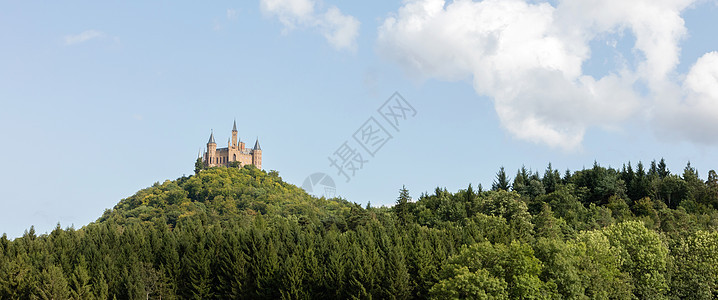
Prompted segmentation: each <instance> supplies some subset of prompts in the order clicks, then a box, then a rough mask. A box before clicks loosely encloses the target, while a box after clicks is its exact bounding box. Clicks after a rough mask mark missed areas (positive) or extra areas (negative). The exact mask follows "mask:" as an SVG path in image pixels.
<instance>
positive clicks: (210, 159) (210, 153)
mask: <svg viewBox="0 0 718 300" xmlns="http://www.w3.org/2000/svg"><path fill="white" fill-rule="evenodd" d="M218 162H219V161H218V159H217V143H215V142H214V132H210V134H209V141H207V161H206V163H207V165H208V166H213V165H216V164H217V163H218Z"/></svg>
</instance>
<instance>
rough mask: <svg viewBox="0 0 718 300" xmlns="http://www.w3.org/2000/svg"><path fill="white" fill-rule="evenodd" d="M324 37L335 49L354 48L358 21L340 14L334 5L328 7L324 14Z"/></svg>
mask: <svg viewBox="0 0 718 300" xmlns="http://www.w3.org/2000/svg"><path fill="white" fill-rule="evenodd" d="M322 20H323V21H324V23H323V27H324V37H325V38H326V39H327V41H328V42H329V44H331V45H332V46H333V47H334V48H336V49H355V48H356V39H357V36H359V21H358V20H357V19H356V18H354V17H352V16H347V15H344V14H342V12H341V11H339V9H338V8H336V7H333V6H332V7H330V8H329V9H328V10H327V12H326V13H325V14H324V17H323V19H322Z"/></svg>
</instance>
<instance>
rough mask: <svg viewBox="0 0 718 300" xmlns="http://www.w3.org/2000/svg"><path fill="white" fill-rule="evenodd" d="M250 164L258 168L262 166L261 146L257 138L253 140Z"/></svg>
mask: <svg viewBox="0 0 718 300" xmlns="http://www.w3.org/2000/svg"><path fill="white" fill-rule="evenodd" d="M252 164H253V165H254V166H255V167H257V168H258V169H261V168H262V147H260V146H259V138H257V141H256V142H254V148H252Z"/></svg>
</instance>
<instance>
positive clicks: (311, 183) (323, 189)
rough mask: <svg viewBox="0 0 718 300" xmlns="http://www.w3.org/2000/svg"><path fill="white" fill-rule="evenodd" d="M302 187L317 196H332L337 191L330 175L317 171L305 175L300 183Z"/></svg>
mask: <svg viewBox="0 0 718 300" xmlns="http://www.w3.org/2000/svg"><path fill="white" fill-rule="evenodd" d="M302 188H303V189H304V190H305V191H307V193H310V194H312V195H314V196H317V197H324V198H333V197H334V195H335V194H336V192H337V186H336V184H334V179H332V177H331V176H329V175H327V174H324V173H321V172H317V173H314V174H312V175H309V176H307V178H306V179H304V183H302Z"/></svg>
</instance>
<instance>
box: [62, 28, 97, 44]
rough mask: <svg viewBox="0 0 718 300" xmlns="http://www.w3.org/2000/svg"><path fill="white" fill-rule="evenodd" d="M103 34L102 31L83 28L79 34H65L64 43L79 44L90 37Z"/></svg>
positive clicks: (93, 37)
mask: <svg viewBox="0 0 718 300" xmlns="http://www.w3.org/2000/svg"><path fill="white" fill-rule="evenodd" d="M105 36H106V35H105V33H104V32H102V31H97V30H85V31H83V32H82V33H80V34H76V35H66V36H65V45H67V46H69V45H75V44H80V43H84V42H87V41H89V40H91V39H96V38H102V37H105Z"/></svg>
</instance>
